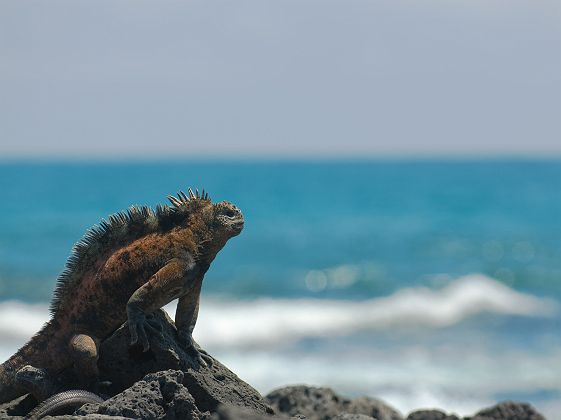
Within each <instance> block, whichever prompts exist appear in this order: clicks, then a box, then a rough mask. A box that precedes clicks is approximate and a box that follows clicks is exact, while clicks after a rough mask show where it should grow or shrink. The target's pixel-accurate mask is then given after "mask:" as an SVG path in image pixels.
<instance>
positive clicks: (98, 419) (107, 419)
mask: <svg viewBox="0 0 561 420" xmlns="http://www.w3.org/2000/svg"><path fill="white" fill-rule="evenodd" d="M10 420H11V419H10ZM41 420H135V419H132V418H130V417H120V416H106V415H104V414H90V415H89V416H87V417H83V416H71V415H64V416H46V417H43V418H42V419H41Z"/></svg>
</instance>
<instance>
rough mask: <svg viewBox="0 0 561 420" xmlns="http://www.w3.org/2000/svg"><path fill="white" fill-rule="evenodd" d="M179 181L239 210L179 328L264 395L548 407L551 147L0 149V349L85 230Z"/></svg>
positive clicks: (555, 351)
mask: <svg viewBox="0 0 561 420" xmlns="http://www.w3.org/2000/svg"><path fill="white" fill-rule="evenodd" d="M190 186H191V187H193V188H199V189H202V188H204V189H205V190H206V191H208V192H209V193H210V195H211V197H212V198H213V200H218V201H221V200H228V201H231V202H233V203H235V204H236V205H237V206H238V207H240V208H241V209H242V211H243V213H244V215H245V220H246V224H245V228H244V231H243V232H242V234H241V235H240V236H239V237H236V238H233V239H232V240H231V241H230V242H229V243H228V244H227V245H226V247H225V248H224V249H223V250H222V251H221V252H220V254H219V255H218V257H217V258H216V260H215V261H214V263H213V264H212V266H211V268H210V270H209V271H208V273H207V275H206V277H205V282H204V285H203V292H202V303H201V311H200V317H199V321H198V323H197V327H196V329H195V338H196V339H197V341H198V342H199V343H200V344H201V346H202V347H203V348H206V349H207V350H208V351H209V352H211V353H212V354H214V355H215V356H216V357H217V358H218V359H219V360H221V361H222V362H223V363H225V364H226V365H227V366H229V367H230V368H231V369H232V370H234V371H235V372H236V373H238V374H239V376H240V377H241V378H243V379H244V380H246V381H248V382H249V383H250V384H252V385H253V386H255V387H256V388H257V389H258V390H259V391H261V392H262V393H267V392H269V391H270V390H272V389H274V388H276V387H280V386H284V385H288V384H295V383H307V384H312V385H318V386H330V387H333V388H334V389H335V390H336V391H338V392H340V393H341V394H344V395H349V396H356V395H370V396H375V397H379V398H383V399H385V400H386V401H388V402H389V403H390V404H392V405H394V406H395V407H397V408H398V409H399V410H400V411H402V412H403V413H407V412H408V411H410V410H412V409H416V408H422V407H440V408H444V409H446V410H449V411H453V412H456V413H458V414H460V415H470V414H473V413H474V412H475V411H476V410H478V409H480V408H482V407H484V406H486V405H490V404H492V403H494V402H496V401H499V400H505V399H514V400H523V401H528V402H531V403H532V404H533V405H535V406H536V407H537V408H538V409H539V410H541V411H542V412H543V413H545V414H546V415H547V416H548V419H553V420H555V419H561V414H560V413H561V194H560V188H561V161H559V160H554V159H551V160H546V159H543V160H523V159H519V160H516V159H486V160H476V159H473V160H445V159H440V160H439V159H434V160H430V159H425V160H398V159H396V160H391V159H387V160H340V161H339V160H329V161H305V160H300V161H275V160H263V161H252V160H247V161H243V160H239V161H227V160H214V161H212V160H208V161H204V160H191V161H180V160H170V161H154V162H149V161H137V162H132V161H109V162H85V161H80V162H79V161H76V162H19V161H12V162H10V161H4V162H2V163H0V194H1V196H0V361H3V360H5V359H7V358H8V357H9V356H10V355H11V354H12V353H13V352H15V351H16V350H17V348H18V347H19V346H21V345H23V344H24V343H25V342H26V340H28V339H29V338H30V337H31V335H33V334H34V333H35V332H36V331H37V330H38V329H39V328H40V327H41V325H42V323H43V322H45V321H46V320H47V319H48V303H49V300H50V297H51V294H52V290H53V288H54V284H55V281H56V278H57V275H58V274H59V273H60V272H61V271H62V269H63V267H64V264H65V261H66V258H67V257H68V255H69V253H70V250H71V248H72V246H73V244H74V243H75V242H76V241H77V240H79V239H80V238H81V236H82V235H83V234H84V232H85V231H86V229H88V228H89V227H90V226H92V225H94V224H96V223H98V222H99V221H100V220H101V218H106V217H107V216H108V215H110V214H112V213H115V212H117V211H120V210H123V209H126V208H127V207H129V206H130V205H132V204H143V205H150V206H155V205H157V204H163V203H165V202H166V198H165V197H166V195H168V194H174V193H176V192H178V191H179V190H186V189H187V188H188V187H190ZM173 306H174V303H171V304H170V305H168V307H167V308H166V309H167V310H168V311H170V312H171V313H172V315H173V311H174V308H173Z"/></svg>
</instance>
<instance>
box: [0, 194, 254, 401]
mask: <svg viewBox="0 0 561 420" xmlns="http://www.w3.org/2000/svg"><path fill="white" fill-rule="evenodd" d="M168 199H169V201H170V202H171V204H172V205H171V206H169V205H164V206H161V205H158V206H157V208H156V210H152V209H151V208H149V207H145V206H132V207H130V208H129V209H128V210H127V211H125V212H121V213H117V214H114V215H112V216H109V218H108V220H107V221H106V220H102V221H101V222H100V223H99V224H98V225H95V226H94V227H92V228H91V229H90V230H88V231H87V232H86V234H85V235H84V237H83V238H82V239H81V240H80V241H79V242H78V243H77V244H76V245H75V246H74V248H73V250H72V253H71V255H70V257H69V258H68V260H67V263H66V267H65V269H64V271H63V272H62V274H60V276H59V278H58V281H57V286H56V288H55V291H54V297H53V300H52V302H51V307H50V311H51V320H50V321H48V322H47V323H46V324H45V325H44V327H43V328H42V329H41V330H40V331H39V332H38V333H37V334H36V335H35V336H34V337H33V338H32V339H31V340H30V341H29V342H28V343H27V344H26V345H25V346H23V347H22V348H21V349H20V350H19V351H18V352H17V353H16V354H15V355H13V356H12V357H11V358H10V359H8V360H7V361H6V362H4V363H3V364H2V365H0V403H2V402H6V401H10V400H12V399H14V398H17V397H18V396H20V395H23V394H25V393H26V392H30V391H31V392H33V389H31V390H30V389H29V384H27V385H28V386H27V389H25V385H26V384H25V383H24V382H25V381H21V380H18V379H17V376H18V375H17V372H18V370H20V369H22V368H23V367H24V366H27V365H31V366H32V367H33V368H38V369H42V370H44V371H45V372H47V373H48V375H49V376H52V377H56V376H57V375H58V374H60V373H61V372H63V371H68V370H69V368H70V370H73V371H74V372H75V374H76V376H77V377H78V378H80V380H81V381H83V382H84V383H85V384H91V383H94V382H95V381H96V380H97V376H98V368H97V359H98V349H99V343H100V341H102V340H104V339H105V338H107V337H108V336H110V335H111V334H112V333H113V332H114V331H115V330H116V329H117V328H118V327H119V326H121V325H122V324H123V323H124V322H125V321H128V325H129V329H130V335H131V344H136V343H139V344H140V345H142V347H143V350H144V351H147V350H148V349H149V346H150V345H149V342H148V336H147V333H148V332H150V331H151V330H152V329H153V328H154V326H152V325H151V324H150V314H151V313H152V312H154V311H155V310H157V309H159V308H161V307H162V306H164V305H166V304H167V303H169V302H171V301H172V300H174V299H179V302H178V305H177V311H176V314H175V322H176V326H177V331H178V337H179V339H180V342H181V343H182V344H183V345H184V346H185V348H186V349H188V350H190V351H193V352H195V354H196V356H197V360H198V361H199V363H201V364H202V365H205V364H206V363H205V359H206V360H207V361H209V362H210V357H209V356H208V355H206V354H205V353H204V352H202V351H200V350H198V349H197V348H196V347H195V345H194V342H193V337H192V333H193V329H194V327H195V323H196V321H197V315H198V310H199V295H200V292H201V284H202V280H203V277H204V275H205V273H206V271H207V270H208V268H209V266H210V264H211V262H212V261H213V260H214V258H215V257H216V254H217V253H218V252H219V251H220V250H221V249H222V248H223V247H224V245H225V244H226V242H227V241H228V240H229V239H230V238H232V237H234V236H236V235H238V234H239V233H240V232H241V231H242V229H243V226H244V218H243V215H242V213H241V211H240V210H239V209H238V208H237V207H236V206H235V205H233V204H231V203H229V202H226V201H222V202H220V203H212V201H211V200H210V198H209V196H208V194H207V193H205V192H204V190H203V191H202V193H200V194H199V192H198V190H197V191H196V193H194V192H193V191H192V190H191V189H190V188H189V190H188V195H186V194H185V193H183V192H180V193H178V194H177V197H175V196H168ZM25 376H26V375H25V374H24V373H21V372H20V377H25ZM42 393H43V394H44V393H45V392H44V390H43V392H42ZM47 393H48V392H47ZM38 394H41V392H38ZM47 396H48V395H38V397H39V399H43V398H46V397H47Z"/></svg>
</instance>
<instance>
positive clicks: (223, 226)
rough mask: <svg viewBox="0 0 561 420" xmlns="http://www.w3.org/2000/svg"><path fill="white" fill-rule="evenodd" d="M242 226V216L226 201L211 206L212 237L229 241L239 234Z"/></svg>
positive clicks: (237, 209) (238, 210)
mask: <svg viewBox="0 0 561 420" xmlns="http://www.w3.org/2000/svg"><path fill="white" fill-rule="evenodd" d="M243 224H244V220H243V214H242V212H241V211H240V209H239V208H237V207H236V206H235V205H234V204H232V203H229V202H228V201H222V202H220V203H216V204H213V221H212V225H211V230H212V231H213V233H214V235H216V236H222V237H224V238H226V239H230V238H232V237H234V236H236V235H239V234H240V232H241V231H242V229H243Z"/></svg>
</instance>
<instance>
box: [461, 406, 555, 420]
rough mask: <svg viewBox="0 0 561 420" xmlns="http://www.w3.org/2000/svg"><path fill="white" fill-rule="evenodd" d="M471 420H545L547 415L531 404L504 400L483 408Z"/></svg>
mask: <svg viewBox="0 0 561 420" xmlns="http://www.w3.org/2000/svg"><path fill="white" fill-rule="evenodd" d="M469 420H545V417H544V416H542V415H541V414H540V413H538V412H537V411H536V409H535V408H534V407H532V406H531V405H530V404H527V403H518V402H513V401H504V402H501V403H499V404H497V405H494V406H493V407H490V408H486V409H484V410H481V411H480V412H478V413H477V414H476V415H475V416H473V417H471V418H469Z"/></svg>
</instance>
